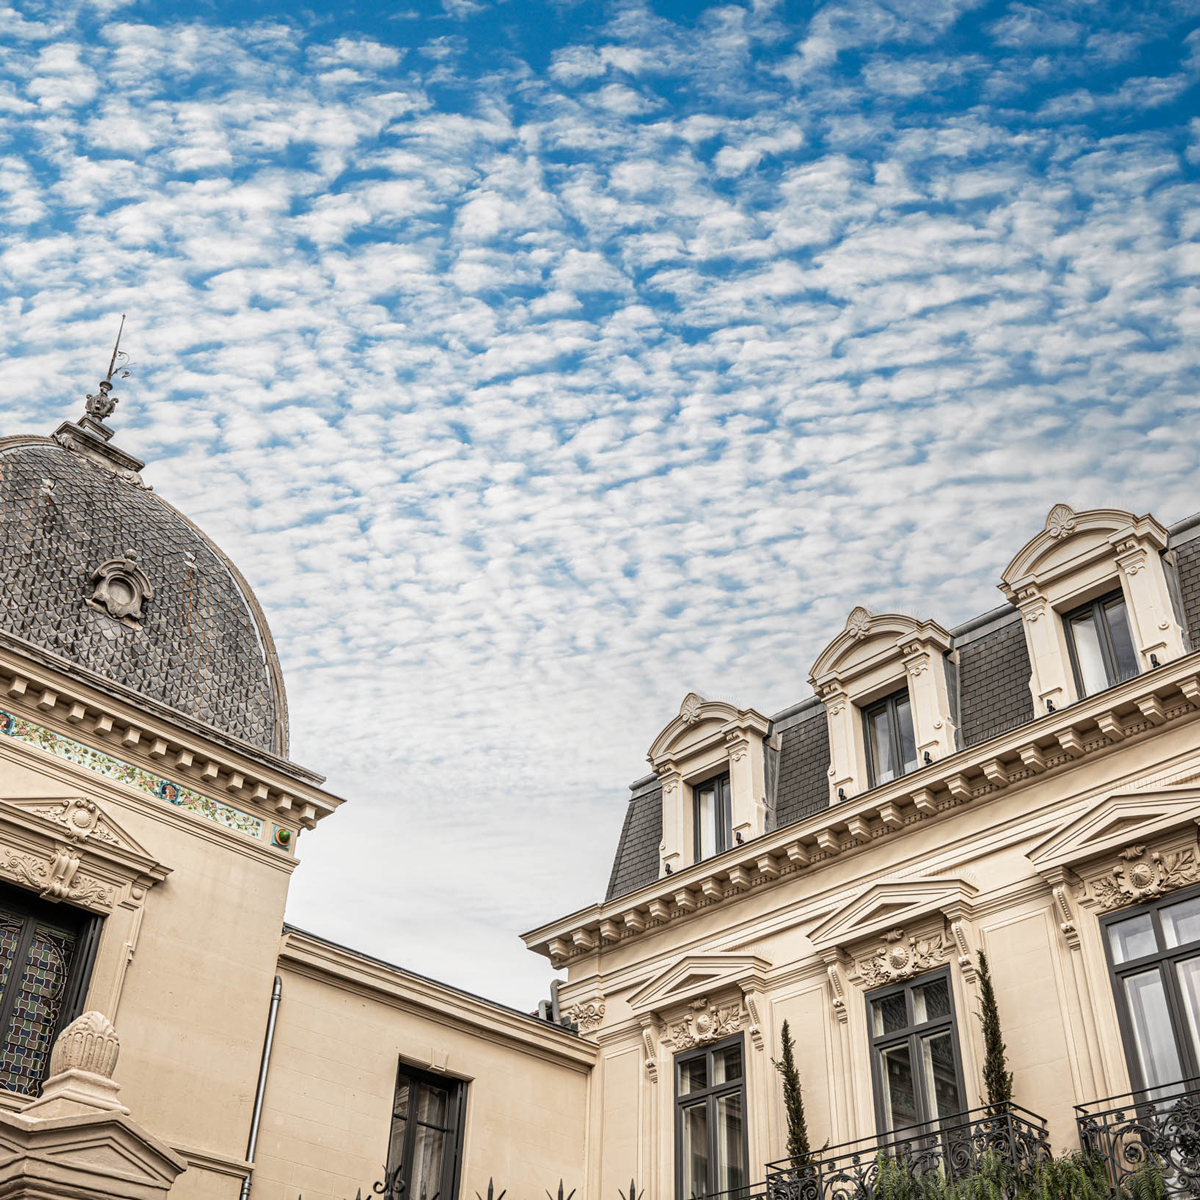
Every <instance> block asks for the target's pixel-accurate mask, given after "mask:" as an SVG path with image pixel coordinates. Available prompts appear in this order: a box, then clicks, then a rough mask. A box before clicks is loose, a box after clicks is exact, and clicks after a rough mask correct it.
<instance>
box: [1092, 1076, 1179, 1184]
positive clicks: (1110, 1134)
mask: <svg viewBox="0 0 1200 1200" xmlns="http://www.w3.org/2000/svg"><path fill="white" fill-rule="evenodd" d="M1075 1124H1076V1127H1077V1128H1078V1130H1079V1145H1080V1146H1081V1148H1082V1149H1083V1152H1084V1153H1085V1154H1093V1155H1096V1156H1097V1157H1099V1158H1100V1159H1102V1160H1103V1162H1104V1165H1105V1168H1106V1169H1107V1171H1108V1178H1109V1183H1110V1184H1111V1185H1112V1193H1113V1195H1114V1196H1119V1195H1120V1194H1121V1192H1122V1190H1123V1189H1124V1188H1125V1186H1126V1185H1127V1184H1128V1183H1129V1181H1130V1180H1131V1179H1132V1177H1133V1176H1134V1175H1136V1174H1137V1173H1138V1171H1139V1170H1141V1169H1144V1168H1145V1167H1146V1165H1147V1164H1149V1165H1150V1168H1151V1169H1154V1167H1155V1165H1156V1166H1157V1168H1158V1169H1161V1171H1162V1176H1163V1184H1164V1186H1165V1190H1166V1194H1167V1195H1168V1196H1170V1197H1173V1198H1182V1197H1194V1196H1197V1195H1200V1078H1195V1079H1181V1080H1180V1081H1179V1082H1178V1083H1168V1084H1164V1085H1163V1086H1162V1087H1156V1088H1149V1089H1147V1090H1145V1091H1141V1092H1126V1093H1125V1094H1124V1095H1122V1096H1109V1097H1107V1098H1106V1099H1104V1100H1092V1101H1090V1102H1089V1103H1087V1104H1077V1105H1075Z"/></svg>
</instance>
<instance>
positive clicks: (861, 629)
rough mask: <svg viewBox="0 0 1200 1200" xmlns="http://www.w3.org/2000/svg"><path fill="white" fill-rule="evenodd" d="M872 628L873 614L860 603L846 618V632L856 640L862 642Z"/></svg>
mask: <svg viewBox="0 0 1200 1200" xmlns="http://www.w3.org/2000/svg"><path fill="white" fill-rule="evenodd" d="M870 628H871V614H870V613H869V612H868V611H867V610H866V609H865V608H863V606H862V605H861V604H860V605H859V606H858V607H857V608H856V609H854V610H853V611H852V612H851V613H850V615H849V616H848V617H847V618H846V632H847V633H848V634H849V635H850V636H851V637H852V638H853V639H854V640H855V641H856V642H861V641H862V639H863V638H865V637H866V636H867V632H868V631H869V630H870Z"/></svg>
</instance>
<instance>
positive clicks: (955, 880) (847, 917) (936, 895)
mask: <svg viewBox="0 0 1200 1200" xmlns="http://www.w3.org/2000/svg"><path fill="white" fill-rule="evenodd" d="M978 890H979V889H978V888H977V887H976V886H975V884H974V883H972V882H971V881H970V880H969V879H966V878H963V877H961V876H947V877H939V878H932V879H893V880H881V881H880V882H878V883H873V884H871V885H869V886H868V887H866V888H864V889H863V890H862V891H860V892H859V893H858V894H857V895H856V896H854V897H852V898H851V899H850V900H848V901H847V902H846V903H845V904H843V905H842V906H841V907H840V908H838V909H835V910H834V911H833V912H832V913H830V915H829V916H827V917H826V918H825V919H824V920H823V921H821V922H820V923H819V924H818V925H816V926H814V927H813V928H812V930H810V932H809V935H808V936H809V938H810V939H811V941H812V943H813V945H814V946H815V947H816V948H817V949H818V950H825V949H830V948H832V947H836V946H844V945H848V944H849V943H851V942H856V941H859V940H860V939H866V938H869V937H873V936H875V935H877V934H880V933H883V932H885V931H886V930H888V929H892V928H895V927H897V926H902V925H906V924H911V923H912V922H913V921H915V920H919V919H921V918H923V917H928V916H930V915H931V914H933V913H936V912H945V911H947V910H955V909H961V908H963V907H964V906H967V905H969V904H970V901H971V899H972V898H973V897H974V896H975V895H976V894H977V892H978Z"/></svg>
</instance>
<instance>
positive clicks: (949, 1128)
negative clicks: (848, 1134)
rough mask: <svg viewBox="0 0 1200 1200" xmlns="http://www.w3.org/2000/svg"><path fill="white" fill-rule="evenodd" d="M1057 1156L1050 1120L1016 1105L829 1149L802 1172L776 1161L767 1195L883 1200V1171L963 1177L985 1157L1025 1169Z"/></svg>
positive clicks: (771, 1198)
mask: <svg viewBox="0 0 1200 1200" xmlns="http://www.w3.org/2000/svg"><path fill="white" fill-rule="evenodd" d="M1049 1158H1050V1142H1049V1138H1048V1137H1047V1134H1046V1123H1045V1121H1044V1120H1042V1118H1041V1117H1039V1116H1038V1115H1037V1114H1036V1113H1032V1112H1030V1111H1029V1110H1028V1109H1025V1108H1022V1107H1021V1106H1020V1105H1019V1104H1011V1103H1010V1104H1004V1105H1000V1106H998V1107H996V1108H994V1109H992V1108H975V1109H971V1110H970V1111H968V1112H963V1113H959V1114H958V1115H957V1116H954V1117H947V1118H943V1119H942V1120H941V1121H929V1122H926V1123H925V1124H923V1125H910V1126H908V1127H906V1128H904V1129H897V1130H894V1131H893V1132H891V1133H887V1134H880V1135H879V1136H876V1137H869V1138H859V1139H858V1140H857V1141H853V1142H843V1143H842V1144H841V1145H840V1146H829V1147H826V1148H825V1149H823V1150H818V1151H814V1152H813V1155H812V1157H811V1159H810V1161H809V1162H808V1163H807V1164H805V1165H803V1166H800V1167H796V1166H793V1164H792V1163H791V1161H790V1160H788V1159H785V1160H783V1161H782V1162H775V1163H768V1164H767V1180H766V1187H765V1189H764V1190H765V1191H766V1194H767V1197H768V1200H875V1194H876V1185H877V1181H878V1179H879V1174H880V1171H881V1170H884V1171H888V1172H892V1171H897V1172H900V1173H903V1174H904V1175H906V1176H908V1177H909V1178H912V1179H915V1178H918V1177H920V1176H922V1175H929V1174H936V1175H939V1176H940V1177H942V1178H944V1179H947V1180H955V1179H960V1178H962V1177H964V1176H967V1175H971V1174H973V1173H974V1172H976V1171H978V1170H979V1169H980V1167H981V1166H982V1165H984V1161H985V1159H988V1160H991V1159H1000V1160H1002V1161H1003V1162H1006V1163H1008V1164H1010V1165H1011V1166H1012V1168H1013V1169H1014V1170H1015V1171H1016V1172H1020V1171H1023V1170H1028V1169H1032V1168H1033V1167H1034V1166H1036V1165H1037V1164H1038V1163H1039V1162H1043V1161H1045V1160H1047V1159H1049Z"/></svg>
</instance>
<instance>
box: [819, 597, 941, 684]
mask: <svg viewBox="0 0 1200 1200" xmlns="http://www.w3.org/2000/svg"><path fill="white" fill-rule="evenodd" d="M913 642H916V643H921V644H923V645H928V646H931V647H936V648H937V649H938V650H939V651H944V650H948V649H949V648H950V635H949V634H948V633H947V632H946V631H945V630H944V629H943V628H942V627H941V626H940V625H939V624H938V623H937V622H936V621H919V620H917V618H916V617H910V616H909V615H908V614H907V613H870V612H868V611H867V610H866V609H865V608H863V607H861V606H859V607H858V608H856V609H854V611H853V612H851V614H850V615H849V616H848V617H847V618H846V626H845V628H844V629H843V630H842V632H841V633H839V634H838V635H837V637H835V638H834V639H833V641H831V642H830V643H829V645H828V646H826V647H825V649H824V650H822V651H821V653H820V655H818V657H817V661H816V662H815V663H813V668H812V671H811V672H810V673H809V677H810V678H809V682H811V683H812V684H813V686H814V687H816V686H818V684H819V683H821V682H824V681H827V680H828V679H831V678H841V679H846V678H850V677H853V676H855V675H858V674H860V673H861V672H863V671H865V670H868V669H870V668H871V667H873V666H874V665H876V664H877V663H879V662H882V661H886V660H887V659H889V658H894V659H896V661H897V662H899V661H900V658H901V655H902V653H903V647H904V646H905V645H906V644H909V643H913Z"/></svg>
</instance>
